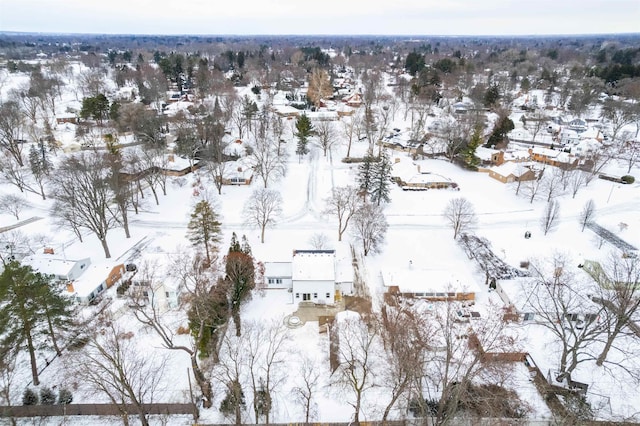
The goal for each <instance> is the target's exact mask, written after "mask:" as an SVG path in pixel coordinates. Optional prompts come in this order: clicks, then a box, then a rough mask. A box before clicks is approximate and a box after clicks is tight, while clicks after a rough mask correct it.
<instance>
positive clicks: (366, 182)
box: [358, 150, 378, 200]
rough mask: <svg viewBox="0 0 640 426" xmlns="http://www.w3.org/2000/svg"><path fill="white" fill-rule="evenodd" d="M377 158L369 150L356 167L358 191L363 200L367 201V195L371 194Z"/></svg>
mask: <svg viewBox="0 0 640 426" xmlns="http://www.w3.org/2000/svg"><path fill="white" fill-rule="evenodd" d="M377 161H378V158H377V157H375V156H374V155H373V153H372V152H371V150H369V151H368V152H367V155H365V156H364V158H363V161H362V163H361V164H360V165H359V166H358V184H359V187H358V189H359V190H360V195H361V196H362V199H363V200H366V199H367V195H369V193H370V192H371V188H372V187H373V181H374V179H375V167H376V166H375V163H376V162H377Z"/></svg>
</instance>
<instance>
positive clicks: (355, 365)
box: [332, 316, 379, 425]
mask: <svg viewBox="0 0 640 426" xmlns="http://www.w3.org/2000/svg"><path fill="white" fill-rule="evenodd" d="M368 321H369V323H365V320H363V319H361V318H359V317H351V316H350V317H346V318H342V319H340V320H336V322H335V323H334V327H335V330H334V331H332V332H333V333H334V335H335V336H336V338H337V341H338V362H339V365H338V368H337V370H336V371H335V372H334V373H333V376H332V383H333V384H335V385H337V386H340V387H341V388H342V389H344V390H345V391H346V392H347V393H348V394H349V396H348V397H347V401H346V402H347V403H348V404H349V405H351V406H352V407H353V410H354V414H353V423H354V424H356V425H358V424H360V414H361V412H362V402H363V397H364V395H365V393H366V392H367V390H369V389H371V388H373V387H374V386H375V384H376V383H375V376H376V373H377V370H376V368H377V366H376V357H374V356H373V355H374V351H375V350H376V345H375V342H376V339H377V338H378V335H379V324H377V323H376V321H375V320H374V319H370V320H369V319H368Z"/></svg>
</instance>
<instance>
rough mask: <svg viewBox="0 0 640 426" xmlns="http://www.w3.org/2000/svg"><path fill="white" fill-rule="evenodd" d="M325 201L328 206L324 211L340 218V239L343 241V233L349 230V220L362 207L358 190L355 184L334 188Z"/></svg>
mask: <svg viewBox="0 0 640 426" xmlns="http://www.w3.org/2000/svg"><path fill="white" fill-rule="evenodd" d="M325 203H326V207H325V209H324V210H323V211H322V213H323V214H327V215H332V216H335V217H337V218H338V241H342V234H344V232H345V231H346V230H347V226H349V221H350V220H351V218H352V217H353V215H354V214H355V213H356V211H357V210H358V208H359V207H360V204H359V197H358V190H357V189H356V188H355V187H353V186H339V187H337V188H333V189H332V190H331V195H330V196H329V197H328V198H327V199H326V200H325Z"/></svg>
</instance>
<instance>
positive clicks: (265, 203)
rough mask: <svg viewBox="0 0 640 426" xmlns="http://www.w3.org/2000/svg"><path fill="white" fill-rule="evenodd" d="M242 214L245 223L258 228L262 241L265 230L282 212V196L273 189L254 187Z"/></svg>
mask: <svg viewBox="0 0 640 426" xmlns="http://www.w3.org/2000/svg"><path fill="white" fill-rule="evenodd" d="M243 214H244V221H245V223H246V224H247V225H249V226H255V227H257V228H258V229H260V242H262V243H264V232H265V230H266V229H267V227H270V226H273V225H275V224H276V221H277V220H278V218H279V217H280V215H281V214H282V196H281V195H280V193H279V192H278V191H275V190H273V189H266V188H261V189H256V190H255V191H253V192H252V193H251V196H250V197H249V199H248V200H247V202H246V203H245V205H244V213H243Z"/></svg>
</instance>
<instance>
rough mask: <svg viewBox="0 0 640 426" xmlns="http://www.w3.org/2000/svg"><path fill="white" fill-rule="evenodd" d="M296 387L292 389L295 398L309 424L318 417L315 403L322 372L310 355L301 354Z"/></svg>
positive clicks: (306, 422) (305, 420)
mask: <svg viewBox="0 0 640 426" xmlns="http://www.w3.org/2000/svg"><path fill="white" fill-rule="evenodd" d="M297 373H298V374H297V375H296V376H295V377H296V379H297V380H296V385H295V386H294V387H293V389H291V393H292V394H293V398H294V399H295V401H296V402H298V404H299V405H300V406H301V407H302V409H303V413H304V422H305V424H308V423H309V421H310V420H313V419H315V417H316V415H317V404H315V403H314V401H315V396H316V395H317V393H318V391H319V387H320V371H319V370H318V368H317V366H316V363H315V362H314V360H313V359H312V358H311V357H310V356H309V355H308V354H303V353H300V365H299V370H298V371H297Z"/></svg>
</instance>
